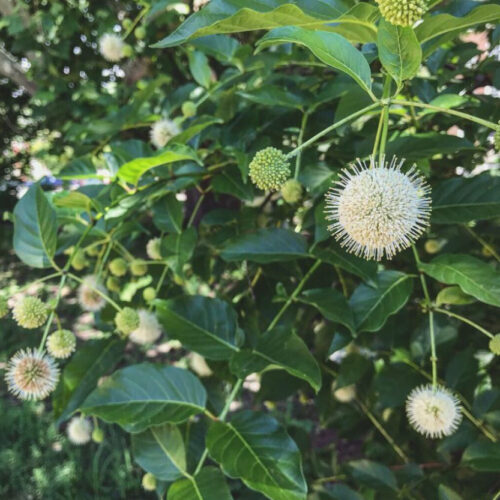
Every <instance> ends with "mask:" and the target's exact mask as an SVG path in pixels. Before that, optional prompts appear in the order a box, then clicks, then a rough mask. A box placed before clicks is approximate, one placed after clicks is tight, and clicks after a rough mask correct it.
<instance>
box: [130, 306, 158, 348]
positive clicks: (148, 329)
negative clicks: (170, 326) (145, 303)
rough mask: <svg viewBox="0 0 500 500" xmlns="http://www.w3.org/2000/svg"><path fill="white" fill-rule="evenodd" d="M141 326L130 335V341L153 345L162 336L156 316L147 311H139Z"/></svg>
mask: <svg viewBox="0 0 500 500" xmlns="http://www.w3.org/2000/svg"><path fill="white" fill-rule="evenodd" d="M137 313H138V315H139V326H138V327H137V328H136V329H135V330H134V331H133V332H132V333H131V334H130V340H131V341H132V342H135V343H136V344H143V345H144V344H152V343H153V342H154V341H155V340H157V339H158V338H159V337H160V335H161V327H160V323H159V322H158V320H157V319H156V315H155V314H154V313H152V312H149V311H147V310H146V309H139V311H138V312H137Z"/></svg>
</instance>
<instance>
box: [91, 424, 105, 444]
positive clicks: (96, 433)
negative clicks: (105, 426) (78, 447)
mask: <svg viewBox="0 0 500 500" xmlns="http://www.w3.org/2000/svg"><path fill="white" fill-rule="evenodd" d="M92 441H94V443H102V442H103V441H104V432H103V430H102V429H99V427H96V428H95V429H94V430H93V431H92Z"/></svg>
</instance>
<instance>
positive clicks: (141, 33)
mask: <svg viewBox="0 0 500 500" xmlns="http://www.w3.org/2000/svg"><path fill="white" fill-rule="evenodd" d="M134 35H135V37H136V38H137V39H138V40H142V39H143V38H145V37H146V28H144V26H139V27H137V28H135V31H134Z"/></svg>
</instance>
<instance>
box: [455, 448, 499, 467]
mask: <svg viewBox="0 0 500 500" xmlns="http://www.w3.org/2000/svg"><path fill="white" fill-rule="evenodd" d="M462 465H465V466H467V467H471V468H472V469H475V470H479V471H482V472H499V471H500V447H499V446H498V443H492V442H490V441H476V442H474V443H472V444H471V445H469V446H468V447H467V448H466V449H465V451H464V454H463V455H462Z"/></svg>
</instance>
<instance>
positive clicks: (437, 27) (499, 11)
mask: <svg viewBox="0 0 500 500" xmlns="http://www.w3.org/2000/svg"><path fill="white" fill-rule="evenodd" d="M499 19H500V5H494V4H489V5H480V6H478V7H476V8H475V9H474V10H472V11H471V12H469V14H467V15H465V16H463V17H455V16H452V15H450V14H437V15H435V16H427V17H425V18H424V21H423V23H422V24H420V25H419V26H417V27H416V28H415V33H416V34H417V38H418V40H419V42H420V43H423V42H426V41H427V40H431V39H432V38H435V37H437V36H440V35H443V34H444V33H450V32H453V31H459V30H462V29H464V28H468V27H470V26H474V25H475V24H482V23H488V22H496V21H498V20H499Z"/></svg>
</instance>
